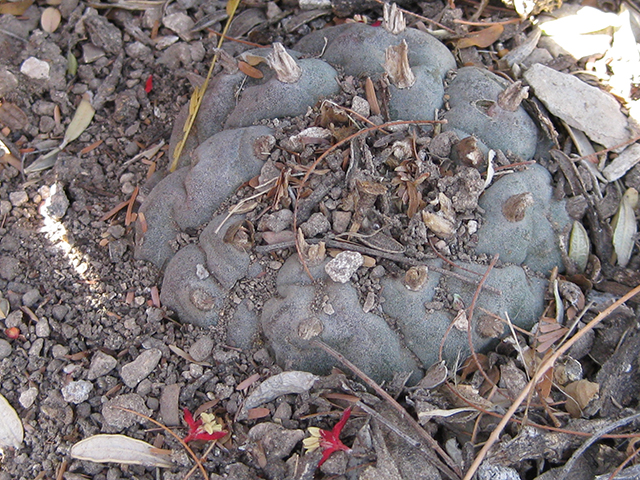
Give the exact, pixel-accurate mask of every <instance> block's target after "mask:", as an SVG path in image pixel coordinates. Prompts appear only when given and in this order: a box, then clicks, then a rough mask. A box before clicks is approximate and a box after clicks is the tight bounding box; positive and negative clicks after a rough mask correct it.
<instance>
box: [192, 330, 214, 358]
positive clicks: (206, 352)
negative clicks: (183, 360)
mask: <svg viewBox="0 0 640 480" xmlns="http://www.w3.org/2000/svg"><path fill="white" fill-rule="evenodd" d="M213 345H214V342H213V339H212V338H211V337H208V336H204V337H200V338H199V339H198V340H196V341H195V343H194V344H193V345H191V347H190V348H189V355H191V358H193V359H194V360H195V361H196V362H204V361H205V360H206V359H207V358H208V357H209V356H210V355H211V350H213Z"/></svg>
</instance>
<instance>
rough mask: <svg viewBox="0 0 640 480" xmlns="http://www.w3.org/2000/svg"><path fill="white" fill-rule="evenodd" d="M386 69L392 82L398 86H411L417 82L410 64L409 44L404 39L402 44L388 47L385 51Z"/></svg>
mask: <svg viewBox="0 0 640 480" xmlns="http://www.w3.org/2000/svg"><path fill="white" fill-rule="evenodd" d="M384 71H385V72H386V73H387V75H388V76H389V80H391V83H392V84H393V85H395V86H396V87H398V88H409V87H411V86H413V84H414V83H416V76H415V75H414V74H413V72H412V71H411V67H410V66H409V46H408V45H407V42H405V41H404V40H402V43H400V45H396V46H392V47H387V49H386V50H385V51H384Z"/></svg>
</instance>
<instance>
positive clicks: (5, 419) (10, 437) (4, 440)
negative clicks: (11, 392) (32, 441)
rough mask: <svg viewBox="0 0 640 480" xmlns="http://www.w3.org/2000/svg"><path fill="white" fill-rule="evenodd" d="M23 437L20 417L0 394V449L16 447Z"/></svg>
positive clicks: (20, 443)
mask: <svg viewBox="0 0 640 480" xmlns="http://www.w3.org/2000/svg"><path fill="white" fill-rule="evenodd" d="M23 439H24V430H23V428H22V421H21V420H20V417H19V416H18V414H17V413H16V411H15V410H14V409H13V407H12V406H11V404H10V403H9V402H8V401H7V399H6V398H4V397H3V396H2V395H0V449H2V447H12V448H18V447H20V445H22V440H23Z"/></svg>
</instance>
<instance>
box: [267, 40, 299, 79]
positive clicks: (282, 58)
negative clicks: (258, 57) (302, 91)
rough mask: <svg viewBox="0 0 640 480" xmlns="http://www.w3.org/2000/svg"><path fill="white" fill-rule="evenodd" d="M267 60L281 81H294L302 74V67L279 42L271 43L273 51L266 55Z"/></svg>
mask: <svg viewBox="0 0 640 480" xmlns="http://www.w3.org/2000/svg"><path fill="white" fill-rule="evenodd" d="M267 61H268V62H269V66H270V67H271V68H273V70H274V71H275V72H276V77H277V78H278V80H280V81H281V82H282V83H296V82H297V81H298V80H299V79H300V77H301V76H302V69H301V68H300V66H299V65H298V64H297V63H296V61H295V59H294V58H293V57H292V56H291V55H289V54H288V53H287V51H286V50H285V49H284V46H283V45H282V44H281V43H277V42H276V43H274V44H273V52H271V53H270V54H269V55H268V56H267Z"/></svg>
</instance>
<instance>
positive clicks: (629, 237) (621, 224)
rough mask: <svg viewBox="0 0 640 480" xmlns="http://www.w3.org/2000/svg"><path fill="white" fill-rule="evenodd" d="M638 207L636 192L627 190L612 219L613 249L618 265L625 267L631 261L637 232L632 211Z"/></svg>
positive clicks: (630, 189) (633, 189) (632, 189)
mask: <svg viewBox="0 0 640 480" xmlns="http://www.w3.org/2000/svg"><path fill="white" fill-rule="evenodd" d="M637 205H638V191H637V190H636V189H635V188H629V189H627V191H626V192H624V195H623V196H622V200H621V201H620V207H618V212H617V213H616V215H615V217H614V218H613V223H612V228H613V248H614V250H615V252H616V256H617V257H618V265H620V266H621V267H626V266H627V264H628V263H629V260H630V259H631V252H632V251H633V245H634V239H635V236H636V233H637V232H638V225H637V223H636V215H635V213H634V211H633V210H634V209H635V208H636V206H637Z"/></svg>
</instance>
